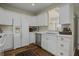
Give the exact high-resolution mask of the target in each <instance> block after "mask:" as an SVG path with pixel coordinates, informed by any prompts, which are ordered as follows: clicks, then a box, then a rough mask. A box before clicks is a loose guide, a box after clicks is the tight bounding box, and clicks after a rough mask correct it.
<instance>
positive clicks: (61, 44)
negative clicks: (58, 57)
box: [57, 42, 70, 50]
mask: <svg viewBox="0 0 79 59" xmlns="http://www.w3.org/2000/svg"><path fill="white" fill-rule="evenodd" d="M57 46H58V48H60V49H62V50H69V49H70V42H58V44H57Z"/></svg>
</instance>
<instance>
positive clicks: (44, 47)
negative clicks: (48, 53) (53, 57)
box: [41, 33, 48, 50]
mask: <svg viewBox="0 0 79 59" xmlns="http://www.w3.org/2000/svg"><path fill="white" fill-rule="evenodd" d="M41 46H42V48H43V49H45V50H48V46H47V40H46V33H43V34H42V40H41Z"/></svg>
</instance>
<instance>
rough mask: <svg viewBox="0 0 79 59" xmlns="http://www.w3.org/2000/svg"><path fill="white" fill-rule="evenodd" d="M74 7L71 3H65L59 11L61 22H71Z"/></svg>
mask: <svg viewBox="0 0 79 59" xmlns="http://www.w3.org/2000/svg"><path fill="white" fill-rule="evenodd" d="M71 10H72V7H71V5H70V4H65V5H63V6H61V7H60V11H59V14H60V16H59V23H60V24H70V22H71V16H72V14H71V13H72V11H71Z"/></svg>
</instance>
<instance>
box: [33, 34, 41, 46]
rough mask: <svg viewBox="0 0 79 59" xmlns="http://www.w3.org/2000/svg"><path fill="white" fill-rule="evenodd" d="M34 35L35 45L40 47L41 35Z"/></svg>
mask: <svg viewBox="0 0 79 59" xmlns="http://www.w3.org/2000/svg"><path fill="white" fill-rule="evenodd" d="M35 35H36V39H35V41H36V42H35V43H36V44H37V45H38V46H40V47H41V38H42V37H41V36H42V34H41V33H36V34H35Z"/></svg>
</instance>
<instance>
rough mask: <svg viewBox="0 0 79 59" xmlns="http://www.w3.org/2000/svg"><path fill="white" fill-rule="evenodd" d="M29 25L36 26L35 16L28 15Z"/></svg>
mask: <svg viewBox="0 0 79 59" xmlns="http://www.w3.org/2000/svg"><path fill="white" fill-rule="evenodd" d="M29 26H37V17H36V16H30V19H29Z"/></svg>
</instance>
